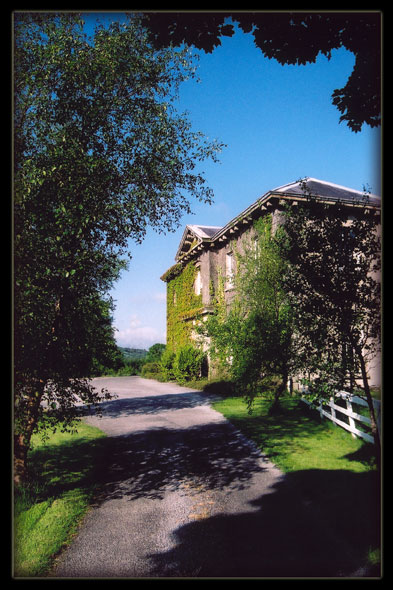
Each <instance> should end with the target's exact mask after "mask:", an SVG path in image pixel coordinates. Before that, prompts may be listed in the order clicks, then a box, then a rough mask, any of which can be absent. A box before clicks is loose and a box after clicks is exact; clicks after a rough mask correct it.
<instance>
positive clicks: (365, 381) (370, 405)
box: [356, 347, 381, 467]
mask: <svg viewBox="0 0 393 590" xmlns="http://www.w3.org/2000/svg"><path fill="white" fill-rule="evenodd" d="M356 352H357V355H358V358H359V362H360V370H361V373H362V380H363V387H364V393H365V394H366V400H367V403H368V408H369V411H370V420H371V432H372V434H373V437H374V444H375V449H376V455H377V464H378V467H379V466H380V459H381V440H380V437H379V432H378V425H377V420H376V417H375V410H374V404H373V398H372V395H371V391H370V386H369V384H368V377H367V369H366V363H365V360H364V356H363V353H362V351H361V349H360V348H359V347H357V348H356Z"/></svg>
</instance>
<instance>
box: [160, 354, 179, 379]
mask: <svg viewBox="0 0 393 590" xmlns="http://www.w3.org/2000/svg"><path fill="white" fill-rule="evenodd" d="M175 358H176V354H175V353H174V352H173V351H172V350H170V349H169V348H166V349H165V350H164V352H163V353H162V356H161V359H160V366H161V373H162V375H163V378H164V379H165V380H166V381H171V380H172V379H175V370H174V366H175Z"/></svg>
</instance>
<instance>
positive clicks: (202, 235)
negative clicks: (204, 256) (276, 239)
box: [161, 177, 381, 280]
mask: <svg viewBox="0 0 393 590" xmlns="http://www.w3.org/2000/svg"><path fill="white" fill-rule="evenodd" d="M310 198H313V199H314V200H316V201H321V202H324V203H342V204H344V205H348V206H353V207H362V208H371V209H380V207H381V197H380V196H378V195H374V194H371V193H366V192H361V191H358V190H355V189H352V188H348V187H345V186H341V185H338V184H334V183H332V182H326V181H325V180H318V179H317V178H309V177H307V178H304V179H301V180H297V181H295V182H290V183H288V184H284V185H282V186H279V187H277V188H275V189H272V190H270V191H268V192H267V193H265V194H264V195H262V196H261V197H259V198H258V199H257V200H256V201H255V203H253V204H252V205H250V206H249V207H247V209H245V210H244V211H242V213H240V214H239V215H237V216H236V217H235V218H234V219H232V220H231V221H229V222H228V223H227V224H226V225H225V226H223V227H220V226H213V225H187V226H186V228H185V230H184V233H183V236H182V239H181V241H180V245H179V248H178V250H177V253H176V257H175V258H176V261H177V262H183V261H184V262H186V261H187V260H189V258H190V256H193V255H194V253H197V252H200V251H201V250H202V249H204V248H205V244H206V243H207V244H213V245H214V243H215V242H221V241H222V240H226V239H228V235H229V234H233V233H234V230H236V229H238V226H239V225H240V224H247V223H250V222H251V221H252V219H253V215H254V217H255V213H254V212H256V211H258V210H260V209H265V208H266V207H269V205H270V204H271V203H272V202H277V200H278V199H279V200H280V201H281V200H284V201H285V200H289V201H294V200H295V201H299V202H301V201H302V200H304V201H306V200H307V199H310ZM171 268H173V267H171ZM169 270H171V269H169ZM167 272H169V271H167ZM166 275H167V273H165V274H164V275H163V277H161V278H163V280H164V277H165V276H166Z"/></svg>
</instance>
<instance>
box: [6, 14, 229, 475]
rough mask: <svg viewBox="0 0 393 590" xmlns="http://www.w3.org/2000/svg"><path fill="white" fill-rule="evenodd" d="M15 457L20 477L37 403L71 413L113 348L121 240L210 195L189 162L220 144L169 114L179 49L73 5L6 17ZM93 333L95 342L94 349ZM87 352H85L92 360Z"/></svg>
mask: <svg viewBox="0 0 393 590" xmlns="http://www.w3.org/2000/svg"><path fill="white" fill-rule="evenodd" d="M14 39H15V48H14V84H15V105H14V117H15V133H14V189H15V197H14V239H15V243H14V274H15V299H14V307H15V317H14V328H15V353H14V356H15V396H16V399H15V412H16V414H15V417H16V431H15V433H16V435H17V437H16V441H17V444H16V451H17V452H16V454H15V456H16V458H17V460H18V461H19V463H18V466H17V467H18V471H19V473H21V474H22V472H23V470H24V468H25V465H24V462H25V458H26V451H27V448H28V444H29V440H30V436H31V433H32V431H33V430H34V429H35V428H37V426H38V419H39V417H40V416H41V415H42V403H41V402H42V400H45V399H46V401H47V404H48V410H47V412H46V416H48V415H49V414H50V412H51V411H52V410H53V412H52V414H53V417H54V418H56V419H58V420H64V419H66V420H69V419H71V418H72V412H71V410H72V406H73V402H74V401H75V395H74V394H75V392H78V395H79V396H80V397H82V399H84V400H85V401H87V402H95V401H97V400H99V396H97V395H96V394H94V392H93V391H92V389H91V388H90V387H89V386H88V384H87V382H86V381H85V380H84V378H85V377H88V376H89V374H90V372H91V367H92V362H93V360H94V359H93V356H94V355H93V353H94V352H95V351H96V352H98V351H99V354H100V356H101V357H102V355H103V354H104V352H105V350H103V349H105V347H107V348H108V347H109V348H110V347H111V346H112V345H113V334H112V333H111V330H110V327H109V326H110V323H109V319H110V313H109V312H110V309H111V302H110V300H108V298H107V297H105V294H106V293H107V292H108V289H109V288H110V287H111V286H112V284H113V281H114V280H116V279H117V277H118V275H119V272H120V270H121V268H122V267H124V264H125V263H124V256H125V255H126V254H128V250H129V239H132V240H133V241H136V242H140V241H141V240H142V239H143V238H144V236H145V233H146V230H147V228H148V227H153V228H154V229H156V230H157V231H165V230H173V229H174V228H176V227H177V226H178V223H179V220H180V217H181V215H182V214H183V213H185V212H190V208H191V200H192V199H198V200H201V201H203V202H210V201H211V199H212V191H211V189H209V187H208V186H207V185H206V182H205V179H204V177H203V173H202V172H200V171H198V170H197V166H198V163H199V162H201V161H203V160H205V159H209V158H213V160H214V159H215V158H216V152H217V151H219V149H220V146H219V145H218V144H217V142H208V141H206V140H205V138H204V137H203V136H202V134H201V133H199V132H195V131H193V130H192V129H191V124H190V122H189V120H188V118H187V116H186V115H184V114H180V113H178V112H177V110H176V105H175V99H176V97H177V91H178V87H179V85H180V83H181V82H182V81H184V80H185V79H187V77H189V76H192V75H193V74H194V71H195V67H194V62H193V59H192V56H191V54H190V52H189V50H188V49H187V48H182V49H179V50H173V49H170V48H164V49H156V48H154V47H153V46H152V44H151V42H150V40H149V38H148V35H147V33H146V30H145V29H144V27H143V26H142V24H141V22H140V17H139V16H138V15H135V14H134V15H129V17H128V19H127V22H126V23H124V24H119V23H116V22H115V23H112V24H110V25H109V26H107V27H105V26H103V25H98V26H97V27H96V29H95V31H94V34H93V35H92V36H91V37H87V36H86V34H85V29H84V24H83V21H82V19H81V18H80V16H79V15H77V14H75V13H62V14H55V13H51V14H44V13H17V14H16V15H15V36H14ZM97 340H99V341H100V343H97ZM96 356H97V355H96Z"/></svg>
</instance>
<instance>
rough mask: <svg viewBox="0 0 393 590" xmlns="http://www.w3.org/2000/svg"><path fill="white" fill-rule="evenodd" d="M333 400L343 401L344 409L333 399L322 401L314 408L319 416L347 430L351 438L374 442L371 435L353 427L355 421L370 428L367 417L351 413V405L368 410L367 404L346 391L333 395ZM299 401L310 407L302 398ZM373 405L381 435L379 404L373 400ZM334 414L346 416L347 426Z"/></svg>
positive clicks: (369, 421) (309, 403)
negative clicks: (358, 437) (339, 399)
mask: <svg viewBox="0 0 393 590" xmlns="http://www.w3.org/2000/svg"><path fill="white" fill-rule="evenodd" d="M335 398H341V399H343V400H345V402H346V407H343V406H339V405H337V404H335V403H334V402H335V399H334V398H333V397H331V398H330V401H325V400H324V401H323V402H320V404H319V406H318V407H317V408H316V409H317V410H318V411H319V414H320V416H321V418H322V417H325V418H328V419H329V420H332V422H334V423H335V424H338V425H339V426H341V428H345V430H349V432H351V434H352V436H354V437H355V436H360V437H361V438H363V439H364V440H366V441H368V442H374V438H373V436H372V435H370V434H368V433H367V432H364V431H363V430H359V428H356V425H355V421H358V422H363V423H364V424H367V425H368V426H370V424H371V420H370V418H368V417H367V416H362V414H358V413H357V412H354V411H353V408H352V405H353V404H355V405H356V404H357V405H359V406H366V407H367V408H368V403H367V402H366V401H365V400H364V399H363V398H361V397H359V396H357V395H352V394H351V393H348V392H347V391H339V392H337V393H336V394H335ZM301 400H302V401H303V402H304V403H306V404H307V405H308V406H311V405H312V403H311V402H309V401H308V400H306V399H305V398H304V397H302V398H301ZM373 404H374V410H375V417H376V420H377V426H378V430H379V433H381V402H380V401H379V400H376V399H375V400H373ZM325 407H327V408H329V410H330V411H327V410H325ZM336 412H340V413H341V414H344V415H346V416H348V422H349V424H347V423H346V422H343V420H339V419H338V418H337V416H336Z"/></svg>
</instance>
